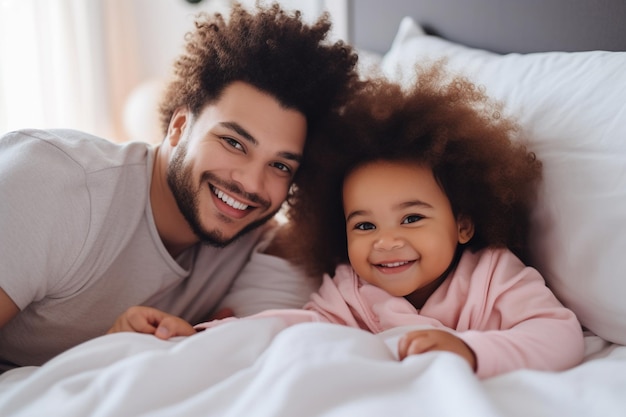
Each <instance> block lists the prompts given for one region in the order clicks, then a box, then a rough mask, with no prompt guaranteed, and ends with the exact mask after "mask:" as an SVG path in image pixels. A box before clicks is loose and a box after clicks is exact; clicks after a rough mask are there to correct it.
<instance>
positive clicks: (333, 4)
mask: <svg viewBox="0 0 626 417" xmlns="http://www.w3.org/2000/svg"><path fill="white" fill-rule="evenodd" d="M241 3H243V4H244V5H246V6H248V7H251V6H252V5H254V3H255V0H243V1H241ZM279 3H281V4H282V5H283V7H285V8H287V9H299V10H301V11H302V12H303V15H304V17H305V20H307V21H312V20H314V19H315V18H316V17H317V16H319V14H320V13H322V12H323V11H328V12H329V13H331V16H332V19H333V25H334V29H333V35H332V37H333V39H347V37H348V31H347V22H348V0H281V1H279ZM231 4H232V2H231V0H201V1H199V2H194V1H188V0H0V133H4V132H6V131H9V130H14V129H19V128H75V129H80V130H84V131H87V132H90V133H93V134H96V135H98V136H102V137H105V138H107V139H110V140H112V141H116V142H124V141H128V140H143V141H148V142H152V143H158V142H160V141H161V140H162V135H161V132H160V131H159V130H158V122H157V118H156V117H157V116H156V105H157V102H158V97H159V94H160V89H161V87H162V85H163V83H164V81H165V80H166V79H167V77H168V75H169V73H170V70H171V65H172V63H173V61H174V59H175V58H176V57H177V56H178V55H179V54H180V53H181V52H182V48H183V43H184V34H185V33H186V32H188V31H189V30H191V29H192V28H193V20H194V16H195V15H196V14H197V13H199V12H211V13H212V12H221V13H224V14H227V13H228V10H229V8H230V7H231Z"/></svg>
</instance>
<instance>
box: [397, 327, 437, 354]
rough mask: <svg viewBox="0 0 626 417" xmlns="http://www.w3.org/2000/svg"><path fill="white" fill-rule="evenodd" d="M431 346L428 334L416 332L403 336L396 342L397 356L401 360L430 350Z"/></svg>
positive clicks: (421, 331)
mask: <svg viewBox="0 0 626 417" xmlns="http://www.w3.org/2000/svg"><path fill="white" fill-rule="evenodd" d="M432 347H433V344H432V341H431V340H430V338H429V333H428V332H427V331H423V330H417V331H413V332H409V333H407V334H405V335H404V336H403V337H402V338H400V341H399V342H398V356H399V357H400V360H403V359H404V358H406V357H407V356H409V355H417V354H418V353H424V352H427V351H429V350H430V349H432Z"/></svg>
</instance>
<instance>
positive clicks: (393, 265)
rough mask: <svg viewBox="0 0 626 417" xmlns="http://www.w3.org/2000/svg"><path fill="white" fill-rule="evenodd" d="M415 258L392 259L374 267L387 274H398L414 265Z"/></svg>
mask: <svg viewBox="0 0 626 417" xmlns="http://www.w3.org/2000/svg"><path fill="white" fill-rule="evenodd" d="M414 263H415V260H411V261H391V262H381V263H377V264H374V267H375V268H376V269H378V270H379V271H380V272H382V273H385V274H396V273H400V272H404V271H406V270H407V269H409V268H410V267H412V266H413V264H414Z"/></svg>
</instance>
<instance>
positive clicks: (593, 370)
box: [0, 318, 626, 417]
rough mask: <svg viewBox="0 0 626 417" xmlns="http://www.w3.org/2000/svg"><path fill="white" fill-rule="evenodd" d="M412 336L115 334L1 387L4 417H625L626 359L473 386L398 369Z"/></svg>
mask: <svg viewBox="0 0 626 417" xmlns="http://www.w3.org/2000/svg"><path fill="white" fill-rule="evenodd" d="M405 330H406V329H394V330H391V331H387V332H385V333H382V334H379V335H373V334H370V333H367V332H365V331H361V330H357V329H353V328H348V327H343V326H338V325H331V324H322V323H306V324H299V325H296V326H292V327H288V328H285V326H284V325H283V324H282V322H281V321H280V320H278V319H271V318H270V319H262V320H242V321H238V322H234V323H230V324H226V325H223V326H220V327H217V328H214V329H211V330H207V331H205V332H203V333H200V334H198V335H194V336H192V337H189V338H177V339H175V340H172V341H162V340H159V339H157V338H155V337H153V336H150V335H141V334H133V333H118V334H113V335H107V336H103V337H100V338H97V339H94V340H92V341H89V342H87V343H84V344H82V345H79V346H77V347H76V348H74V349H71V350H69V351H67V352H65V353H64V354H62V355H60V356H58V357H56V358H54V359H53V360H51V361H50V362H48V363H47V364H45V365H44V366H42V367H25V368H19V369H16V370H13V371H10V372H7V373H5V374H4V375H2V376H0V416H4V417H8V416H55V415H62V416H64V417H74V416H99V417H101V416H114V417H121V416H133V417H135V416H176V417H181V416H200V415H202V416H220V417H226V416H246V417H248V416H252V417H264V416H285V417H306V416H328V417H330V416H347V417H352V416H359V417H362V416H393V417H398V416H420V415H424V416H439V417H447V416H450V417H458V416H470V417H471V416H476V417H490V416H520V417H521V416H524V417H529V416H546V417H553V416H568V417H576V416H580V417H593V416H598V417H612V416H615V417H618V416H620V417H624V416H626V347H623V346H615V345H609V344H607V343H605V342H603V341H602V340H600V339H599V338H597V337H595V336H589V337H587V350H588V355H587V357H586V360H585V363H583V364H582V365H580V366H578V367H576V368H574V369H572V370H570V371H567V372H561V373H548V372H535V371H517V372H513V373H509V374H505V375H502V376H499V377H495V378H491V379H488V380H484V381H480V380H478V379H477V378H476V377H475V376H474V374H473V373H472V371H471V370H470V369H469V367H468V366H467V364H466V363H465V362H464V361H463V360H462V359H461V358H459V357H457V356H455V355H453V354H450V353H446V352H436V353H428V354H424V355H417V356H412V357H409V358H408V359H406V360H404V361H402V362H399V361H397V359H396V353H395V351H396V343H397V340H398V338H399V335H400V334H401V333H403V332H404V331H405Z"/></svg>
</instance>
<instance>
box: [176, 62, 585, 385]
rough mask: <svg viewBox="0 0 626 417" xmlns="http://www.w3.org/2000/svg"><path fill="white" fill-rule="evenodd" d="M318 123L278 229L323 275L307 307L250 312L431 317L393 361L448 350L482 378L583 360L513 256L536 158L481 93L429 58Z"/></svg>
mask: <svg viewBox="0 0 626 417" xmlns="http://www.w3.org/2000/svg"><path fill="white" fill-rule="evenodd" d="M326 128H327V129H325V132H326V139H325V140H327V141H328V142H327V147H328V150H329V153H325V154H323V155H322V154H320V155H316V156H314V158H313V160H312V161H313V162H315V163H316V164H317V165H318V166H319V169H318V174H317V175H318V177H317V178H315V179H313V180H311V182H308V183H304V184H303V185H302V186H300V187H299V189H298V190H297V193H296V194H295V199H294V200H292V201H291V202H290V203H291V205H292V207H291V209H290V211H289V213H288V214H289V218H290V223H289V229H288V230H287V232H286V233H285V234H284V235H283V236H282V237H281V238H282V239H285V241H287V242H289V245H290V246H289V247H290V248H291V252H290V253H289V255H290V256H291V258H292V259H293V260H294V261H295V262H298V263H300V264H302V265H304V268H305V270H306V271H307V272H308V273H309V274H312V275H321V274H322V273H325V275H324V277H323V283H322V285H321V287H320V290H319V292H318V293H316V294H314V295H313V296H312V297H311V300H310V301H309V302H308V303H307V304H306V305H305V306H304V309H303V310H272V311H267V312H264V313H261V314H257V315H255V316H251V317H257V318H258V317H267V316H279V317H283V318H284V319H285V320H286V321H287V322H288V323H298V322H305V321H323V322H331V323H338V324H342V325H347V326H352V327H357V328H362V329H366V330H369V331H372V332H375V333H378V332H381V331H383V330H386V329H389V328H392V327H397V326H405V325H427V326H428V327H429V328H428V329H426V330H414V331H409V332H408V333H406V334H405V335H404V336H403V337H402V338H401V339H400V341H399V346H398V356H399V358H400V359H404V358H406V357H407V356H409V355H414V354H419V353H423V352H428V351H435V350H443V351H449V352H453V353H456V354H458V355H460V356H461V357H463V358H464V359H465V360H466V361H467V362H468V364H469V366H470V367H471V368H472V369H474V371H475V372H476V374H477V375H478V376H479V377H481V378H486V377H491V376H495V375H498V374H501V373H503V372H508V371H512V370H515V369H520V368H531V369H540V370H563V369H566V368H569V367H571V366H574V365H576V364H578V363H579V362H580V361H581V359H582V356H583V349H584V345H583V336H582V330H581V327H580V324H579V323H578V321H577V319H576V317H575V315H574V314H573V313H572V312H571V311H570V310H568V309H567V308H565V307H564V306H563V305H562V304H561V303H560V302H559V301H558V300H557V299H556V298H555V296H554V295H553V294H552V292H551V291H550V290H549V289H548V288H547V287H546V284H545V282H544V280H543V278H542V276H541V275H540V274H539V272H538V271H537V270H535V269H533V268H532V267H529V266H526V265H525V264H524V263H523V262H522V261H521V260H520V257H525V256H526V255H525V253H524V252H523V248H524V246H525V235H526V231H527V228H528V223H529V213H530V209H531V205H532V203H533V199H534V196H535V190H536V186H537V183H538V181H539V179H540V176H541V164H540V162H539V161H538V160H537V159H536V158H535V155H534V154H533V153H531V152H529V151H528V150H527V149H526V148H525V147H524V146H523V144H522V143H521V142H520V141H519V140H518V141H515V140H514V138H515V133H516V126H515V124H514V123H513V122H512V121H511V120H507V119H505V118H502V117H501V115H500V113H499V112H498V107H497V106H496V105H495V104H493V103H491V102H490V101H489V99H488V98H487V96H485V94H484V93H482V92H481V91H480V90H479V89H477V88H475V86H474V85H472V84H471V83H469V82H468V81H466V80H463V79H459V78H454V79H452V80H447V79H446V74H445V72H444V71H443V69H442V68H441V67H438V66H435V67H433V68H431V69H428V70H424V71H422V72H421V73H419V74H418V78H417V82H416V84H415V86H414V87H413V88H412V89H411V90H409V91H405V90H402V89H401V88H400V87H399V86H396V85H393V84H390V83H387V82H385V81H382V80H377V81H372V82H371V84H370V85H369V86H368V87H367V89H365V90H364V91H363V92H362V93H360V94H359V95H357V96H355V97H354V99H353V101H352V102H351V103H350V104H349V105H348V106H347V107H346V108H345V110H344V112H343V113H342V115H341V117H340V118H339V119H337V120H335V121H334V122H332V123H330V124H329V125H328V126H326ZM337 135H341V136H342V137H343V140H342V141H334V140H333V138H335V137H337ZM346 138H347V139H346ZM344 146H346V147H344ZM323 183H325V184H328V187H319V185H318V184H323ZM302 236H306V239H302ZM285 246H286V245H285ZM513 251H515V252H517V254H518V255H519V256H517V255H516V254H514V252H513ZM230 320H234V319H233V318H230V319H225V320H218V321H213V322H208V323H204V324H200V325H198V326H196V329H202V328H208V327H213V326H216V325H218V324H220V323H223V322H225V321H230ZM181 326H184V324H181Z"/></svg>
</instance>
